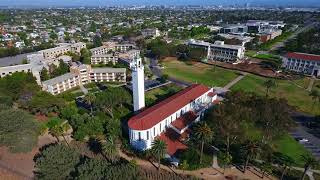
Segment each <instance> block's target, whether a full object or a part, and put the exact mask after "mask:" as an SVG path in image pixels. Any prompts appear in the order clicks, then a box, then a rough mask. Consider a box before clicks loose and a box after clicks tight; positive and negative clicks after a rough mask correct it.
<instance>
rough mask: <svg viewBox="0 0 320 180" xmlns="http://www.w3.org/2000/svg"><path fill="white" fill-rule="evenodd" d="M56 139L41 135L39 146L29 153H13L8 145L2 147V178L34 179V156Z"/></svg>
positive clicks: (0, 150)
mask: <svg viewBox="0 0 320 180" xmlns="http://www.w3.org/2000/svg"><path fill="white" fill-rule="evenodd" d="M55 141H56V139H55V138H53V137H52V136H51V135H48V134H46V135H43V136H40V137H39V138H38V146H37V147H36V148H34V149H33V150H32V151H31V152H28V153H11V152H10V151H9V149H8V148H7V147H3V146H2V147H0V179H11V177H12V179H15V178H16V179H32V178H33V170H34V161H33V158H34V156H35V155H36V154H37V153H38V152H39V148H41V147H42V146H44V145H46V144H50V143H53V142H55ZM2 176H3V177H8V178H2Z"/></svg>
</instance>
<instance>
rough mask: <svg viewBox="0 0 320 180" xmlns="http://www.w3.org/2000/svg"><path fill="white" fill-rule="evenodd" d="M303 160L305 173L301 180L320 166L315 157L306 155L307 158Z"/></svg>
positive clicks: (304, 157)
mask: <svg viewBox="0 0 320 180" xmlns="http://www.w3.org/2000/svg"><path fill="white" fill-rule="evenodd" d="M302 159H303V161H304V171H303V174H302V177H301V180H304V178H305V176H306V174H307V172H308V171H309V170H310V169H311V168H314V167H316V166H318V165H319V161H318V160H316V159H315V158H314V157H313V156H311V155H306V156H302Z"/></svg>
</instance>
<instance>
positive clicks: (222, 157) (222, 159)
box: [219, 153, 232, 174]
mask: <svg viewBox="0 0 320 180" xmlns="http://www.w3.org/2000/svg"><path fill="white" fill-rule="evenodd" d="M231 162H232V156H231V155H230V154H229V153H220V154H219V164H222V166H223V173H222V174H224V173H225V171H226V167H227V166H228V165H229V164H230V163H231Z"/></svg>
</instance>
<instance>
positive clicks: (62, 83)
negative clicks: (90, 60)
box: [42, 63, 126, 95]
mask: <svg viewBox="0 0 320 180" xmlns="http://www.w3.org/2000/svg"><path fill="white" fill-rule="evenodd" d="M90 82H126V69H125V68H91V66H90V65H86V64H79V63H73V64H72V66H71V67H70V73H67V74H64V75H62V76H58V77H56V78H53V79H50V80H47V81H44V82H42V87H43V90H45V91H48V92H50V93H51V94H53V95H56V94H59V93H62V92H64V91H67V90H69V89H71V88H73V87H77V86H79V85H84V84H87V83H90Z"/></svg>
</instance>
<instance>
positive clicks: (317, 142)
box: [290, 112, 320, 159]
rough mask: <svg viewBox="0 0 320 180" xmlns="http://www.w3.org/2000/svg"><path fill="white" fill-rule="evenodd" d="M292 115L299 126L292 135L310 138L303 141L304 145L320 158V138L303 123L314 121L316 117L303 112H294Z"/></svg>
mask: <svg viewBox="0 0 320 180" xmlns="http://www.w3.org/2000/svg"><path fill="white" fill-rule="evenodd" d="M291 116H292V118H293V119H294V120H295V121H296V122H297V123H298V127H297V128H296V129H295V130H293V131H292V132H291V133H290V135H291V136H292V137H293V138H306V139H308V140H309V142H306V143H302V145H303V146H304V147H305V148H306V149H308V150H309V151H310V152H311V153H312V154H313V155H314V156H315V157H316V158H318V159H320V138H318V137H315V136H314V135H312V134H310V133H309V132H308V128H307V127H305V126H303V123H305V122H308V121H313V120H314V118H315V117H314V116H311V115H308V114H305V113H301V112H293V113H292V115H291Z"/></svg>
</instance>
